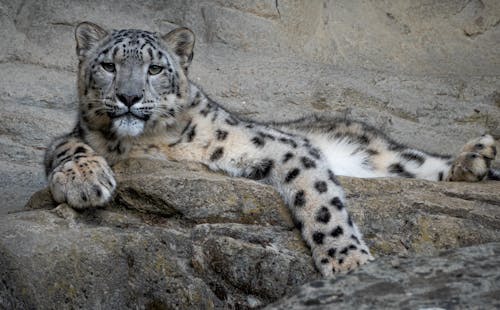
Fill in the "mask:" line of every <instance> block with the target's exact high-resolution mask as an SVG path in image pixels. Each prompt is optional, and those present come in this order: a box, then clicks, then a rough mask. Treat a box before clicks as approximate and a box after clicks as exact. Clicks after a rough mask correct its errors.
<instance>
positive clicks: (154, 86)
mask: <svg viewBox="0 0 500 310" xmlns="http://www.w3.org/2000/svg"><path fill="white" fill-rule="evenodd" d="M76 41H77V55H78V58H79V70H78V96H79V102H80V103H79V115H78V121H77V125H76V127H75V130H74V131H73V132H72V133H70V134H68V135H65V136H63V137H60V138H58V139H56V140H55V141H54V142H53V143H52V144H51V146H50V147H49V148H48V150H47V153H46V156H45V167H46V172H47V175H48V180H49V185H50V188H51V191H52V195H53V196H54V198H55V199H56V200H57V201H59V202H67V203H68V204H70V205H71V206H73V207H75V208H88V207H95V206H103V205H105V204H106V202H108V201H109V199H110V198H111V196H112V194H113V192H114V190H115V187H116V183H115V180H114V177H113V172H112V170H111V168H110V166H112V165H113V164H115V163H116V162H118V161H120V160H122V159H124V158H127V157H130V156H131V154H134V153H136V152H144V151H146V152H147V151H150V150H155V151H157V152H160V153H161V154H163V155H164V157H166V158H167V159H170V160H177V161H194V162H199V163H203V164H205V165H206V166H207V167H209V168H210V169H213V170H221V171H225V172H226V173H228V174H230V175H232V176H242V177H247V178H251V179H254V180H259V181H261V182H265V183H267V184H271V185H273V186H274V187H275V188H276V189H277V190H278V191H279V193H280V194H281V195H282V197H283V199H284V200H285V202H286V203H287V205H288V206H289V209H290V212H291V214H292V216H293V219H294V221H295V223H296V226H297V229H299V230H300V231H301V234H302V236H303V238H304V240H305V242H306V243H307V245H308V246H309V247H310V248H311V251H312V254H313V259H314V261H315V263H316V267H317V268H318V270H319V271H320V272H321V273H322V274H323V275H325V276H328V275H331V274H333V273H336V272H342V271H347V270H351V269H353V268H356V267H358V266H359V265H362V264H364V263H366V262H368V261H369V260H371V259H372V256H371V254H370V251H369V249H368V247H367V245H366V243H365V242H364V240H363V238H362V235H361V233H360V232H359V230H358V228H357V226H356V225H355V224H354V223H353V221H352V219H351V217H350V215H349V214H348V212H347V208H346V201H345V198H344V193H343V190H342V188H341V186H340V183H339V182H338V180H337V177H336V175H351V176H358V177H377V176H393V177H408V178H415V177H416V178H423V179H429V180H450V181H462V180H469V181H479V180H482V179H483V178H486V177H488V176H491V177H492V178H494V177H496V176H498V174H497V172H494V171H493V170H491V169H490V168H489V164H490V162H491V161H492V160H493V158H494V157H495V156H496V149H495V148H494V141H493V139H492V138H491V136H483V137H481V138H478V139H476V140H474V141H472V142H470V143H468V144H466V146H465V147H464V149H463V151H462V153H461V154H460V155H459V156H458V157H457V158H456V159H452V158H451V157H447V156H439V155H434V154H430V153H426V152H423V151H420V150H416V149H412V148H408V147H405V146H403V145H400V144H398V143H395V142H394V141H392V140H390V139H389V138H387V137H386V136H384V135H383V134H381V133H380V132H378V131H377V130H375V129H373V128H371V127H369V126H367V125H365V124H363V123H359V122H352V121H347V120H338V119H329V120H326V119H322V118H316V117H310V118H303V119H299V120H295V121H291V122H285V123H274V124H261V123H256V122H252V121H247V120H244V119H242V118H240V117H238V116H236V115H234V114H232V113H229V112H228V111H226V110H225V109H224V108H222V107H221V106H220V105H218V104H217V103H216V102H214V101H213V100H211V99H210V98H208V96H207V95H206V94H205V93H204V92H203V91H202V90H201V89H200V88H199V87H198V86H197V85H195V84H194V83H192V82H190V81H189V79H188V78H187V73H188V68H189V64H190V62H191V60H192V58H193V46H194V35H193V33H192V32H191V31H190V30H188V29H186V28H180V29H176V30H174V31H172V32H170V33H168V34H166V35H159V34H156V33H152V32H148V31H142V30H119V31H107V30H104V29H103V28H101V27H99V26H97V25H95V24H92V23H82V24H80V25H79V26H78V27H77V29H76Z"/></svg>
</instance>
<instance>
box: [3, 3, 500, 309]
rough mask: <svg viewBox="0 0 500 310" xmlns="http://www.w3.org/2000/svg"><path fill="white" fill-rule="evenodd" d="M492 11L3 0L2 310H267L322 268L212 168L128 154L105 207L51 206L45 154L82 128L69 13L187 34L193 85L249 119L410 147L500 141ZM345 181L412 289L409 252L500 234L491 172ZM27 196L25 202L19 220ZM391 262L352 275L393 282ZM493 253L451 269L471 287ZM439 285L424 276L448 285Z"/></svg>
mask: <svg viewBox="0 0 500 310" xmlns="http://www.w3.org/2000/svg"><path fill="white" fill-rule="evenodd" d="M499 3H500V2H498V1H496V0H446V1H427V0H418V1H414V0H403V1H347V0H346V1H335V2H333V1H308V0H303V1H301V0H298V1H283V0H264V1H260V0H259V1H257V0H256V1H254V0H231V1H227V0H201V1H194V0H188V1H185V0H169V1H160V2H158V1H155V0H146V1H140V2H137V1H128V0H125V1H107V2H102V1H96V0H90V1H83V2H82V1H75V0H50V1H49V0H22V1H6V0H0V39H1V44H0V73H1V74H0V115H1V118H0V197H2V203H1V204H0V308H11V307H14V306H17V307H19V308H35V307H36V308H44V307H45V308H53V307H55V306H57V307H58V308H70V307H71V306H72V307H75V308H78V307H80V306H81V307H85V308H97V307H99V306H102V307H103V308H135V307H136V306H138V307H140V308H141V307H142V308H149V309H162V308H176V307H180V308H192V307H198V308H211V307H212V308H214V307H215V308H220V307H231V306H234V307H243V308H245V307H260V306H263V305H265V304H267V303H269V302H273V301H275V300H276V299H278V298H279V297H281V296H283V295H284V294H290V293H291V290H292V288H293V287H294V286H296V285H299V284H303V283H305V282H307V281H309V280H314V279H317V278H318V275H317V274H316V272H315V271H314V268H313V266H312V262H311V259H310V255H309V252H308V250H307V249H306V248H305V247H304V245H303V243H302V241H301V240H300V237H299V235H298V233H297V232H296V231H295V230H293V229H292V228H291V227H292V226H291V222H290V218H289V216H288V213H287V212H286V208H285V207H284V206H283V204H282V203H281V200H280V199H279V197H278V196H277V194H276V193H275V192H274V191H273V190H272V189H270V188H269V187H266V186H263V185H260V184H258V183H255V182H252V181H247V180H241V179H230V178H227V177H224V176H221V175H217V174H213V173H208V172H206V171H205V170H204V169H203V168H200V167H196V166H193V167H191V168H190V169H189V171H188V172H186V168H185V166H179V165H176V164H169V163H164V162H157V161H152V162H144V161H141V160H139V161H130V162H127V163H123V164H122V165H120V166H119V167H116V170H117V172H118V173H119V175H120V181H121V185H120V188H119V192H118V195H117V197H116V200H115V201H114V203H113V206H110V207H108V208H106V209H102V210H97V211H95V212H84V213H75V212H73V211H72V210H71V209H69V208H67V207H65V206H64V205H63V206H59V207H58V208H57V209H53V208H54V207H55V205H54V204H53V202H52V201H51V199H50V196H49V195H48V193H47V191H46V190H41V189H43V188H44V186H45V177H44V175H43V169H42V168H41V159H42V157H43V152H44V150H45V147H46V146H47V144H48V143H49V141H50V140H51V139H52V138H53V137H55V136H57V135H59V134H62V133H64V132H67V131H69V130H70V129H71V127H72V125H73V121H74V116H75V107H76V97H75V94H76V89H75V75H76V74H75V73H76V57H75V55H74V47H75V45H74V39H73V29H74V26H75V25H76V24H77V23H79V22H81V21H84V20H90V21H93V22H96V23H99V24H101V25H104V26H107V27H109V28H142V29H149V30H152V31H159V32H167V31H170V30H171V29H173V28H175V27H177V26H188V27H190V28H192V29H193V30H194V32H195V33H196V35H197V45H196V48H195V59H194V62H193V65H192V68H191V71H190V76H191V78H192V79H193V80H194V81H195V82H197V83H199V84H200V85H202V86H203V87H204V89H205V91H207V92H208V94H210V95H211V96H212V97H213V98H214V99H215V100H217V101H218V102H220V103H221V104H223V105H224V106H226V107H227V108H229V109H231V110H233V111H235V112H238V113H240V114H242V115H245V116H246V117H251V118H255V119H257V120H271V119H272V120H284V119H291V118H294V117H300V116H303V115H304V114H309V113H321V114H322V115H345V116H348V117H352V118H356V119H362V120H364V121H366V122H368V123H370V124H372V125H374V126H376V127H379V128H382V129H384V130H385V131H386V132H389V133H390V135H391V137H393V138H395V139H397V140H400V141H401V142H408V143H409V144H410V145H412V146H415V147H421V148H424V149H426V150H429V151H434V152H440V153H454V152H456V151H457V150H458V149H459V148H460V147H461V145H462V144H463V143H464V142H465V141H466V140H468V139H470V138H473V137H475V136H477V135H479V134H482V133H484V132H489V133H491V134H493V136H494V137H495V138H496V139H497V140H498V139H499V138H500V92H499V89H500V63H499V62H498V59H500V49H499V48H498V42H499V38H500V26H499V25H500V23H499V22H500V7H499ZM495 165H497V166H500V162H499V161H498V160H497V161H496V162H495ZM343 183H344V185H345V187H346V191H347V194H348V199H349V202H350V205H351V207H350V209H351V212H352V213H353V214H354V217H355V218H356V219H357V222H358V223H359V225H360V226H361V228H362V230H363V231H364V233H365V235H366V238H367V241H368V243H369V244H370V246H371V248H372V249H373V251H374V253H375V255H376V256H378V257H385V256H389V257H390V256H393V255H395V254H403V255H406V256H408V257H409V258H408V259H404V260H402V261H404V264H408V265H405V266H408V268H407V267H404V268H406V269H402V270H405V271H407V273H406V275H407V276H412V274H413V273H414V274H413V276H415V278H414V280H415V281H418V280H419V279H420V280H421V279H423V278H422V277H424V276H425V275H423V276H419V277H416V276H417V275H418V270H417V269H418V268H417V267H415V268H417V269H414V268H413V267H411V266H425V264H426V263H425V261H426V259H425V258H412V257H413V256H414V255H437V254H438V253H439V252H440V251H441V250H443V249H451V248H459V247H465V246H470V245H477V244H487V243H491V242H499V241H500V240H499V239H500V237H499V236H500V233H499V230H500V222H499V219H500V215H499V209H500V196H499V195H500V194H499V193H500V188H499V185H498V183H492V182H490V183H482V184H437V183H431V182H422V181H414V180H356V179H343ZM37 190H41V191H40V192H38V193H36V194H35V195H34V196H33V197H32V198H31V199H30V197H31V195H32V194H33V193H35V192H36V191H37ZM28 200H29V203H28V205H29V206H30V210H29V211H22V212H17V211H20V210H21V209H22V208H23V206H24V205H25V204H26V202H27V201H28ZM9 212H14V213H12V214H9V215H7V213H9ZM457 251H458V252H450V253H448V254H444V256H442V257H443V260H449V261H450V264H451V263H452V264H453V265H454V266H460V264H466V263H467V262H468V259H472V258H473V257H479V256H474V255H475V252H478V253H476V254H477V255H483V254H484V253H487V251H498V247H497V246H496V245H486V246H485V247H484V248H480V249H479V250H477V249H475V248H466V249H463V250H457ZM453 253H464V255H463V257H464V258H461V256H460V255H458V254H453ZM467 253H468V254H467ZM481 253H483V254H481ZM497 256H498V254H497ZM390 261H391V259H390V258H387V259H379V260H378V261H377V262H375V263H373V264H371V265H370V266H369V267H367V268H365V269H363V270H362V271H360V272H361V273H360V275H361V274H363V275H365V274H366V273H369V274H370V275H369V276H368V275H366V276H363V277H365V278H367V277H370V278H371V279H372V280H371V281H378V280H376V279H383V278H385V277H390V271H389V269H390V267H389V265H390V264H389V263H388V262H390ZM440 262H441V261H440V260H439V259H438V258H436V259H429V260H428V264H429V265H430V266H437V265H433V264H438V265H439V263H440ZM489 262H491V261H490V260H489V259H486V258H485V264H486V265H487V264H488V263H489ZM388 264H389V265H388ZM486 265H481V264H478V265H474V266H475V267H474V268H471V269H470V273H464V275H466V276H464V277H463V279H461V278H460V277H458V278H456V279H455V278H453V279H454V280H456V281H462V284H463V288H465V289H467V288H469V287H470V286H467V284H466V282H467V281H466V280H469V276H474V275H477V274H480V272H484V271H485V270H486V269H485V268H486V267H485V266H486ZM497 265H498V264H497ZM422 268H424V267H422ZM425 268H427V267H425ZM436 268H437V269H436V270H442V271H443V272H444V273H445V274H446V272H448V271H450V270H451V269H446V268H444V267H443V268H441V267H439V266H438V267H436ZM457 268H458V267H457ZM379 269H380V272H384V273H385V272H386V271H387V272H388V274H385V275H384V276H383V277H382V276H380V273H377V270H379ZM498 269H499V268H498V266H494V265H492V267H491V268H490V269H489V270H487V271H488V272H487V273H489V275H490V276H486V277H484V279H483V278H479V277H477V281H478V282H474V283H479V284H480V285H479V286H474V287H470V290H471V291H470V295H465V293H464V296H471V297H475V298H476V297H477V296H482V297H481V298H484V299H485V300H486V302H487V301H489V300H491V299H488V298H492V297H491V296H496V295H495V293H494V291H495V290H496V291H497V292H498V287H497V286H495V285H493V283H495V282H494V281H496V283H498V279H497V278H498ZM426 270H427V269H426ZM476 270H477V273H475V272H476ZM396 271H397V270H396ZM450 272H451V271H450ZM395 274H396V273H395ZM399 276H401V278H400V279H405V278H404V276H403V275H402V274H399ZM495 277H497V278H495ZM346 279H348V277H344V278H339V281H346ZM356 279H360V278H359V277H358V276H356V277H355V278H352V280H351V281H353V282H352V283H356V281H358V280H356ZM363 279H364V278H363ZM373 279H375V280H373ZM412 279H413V278H411V279H410V280H409V282H408V283H409V284H408V286H407V287H405V288H404V289H406V288H410V287H412V286H411V285H414V284H415V282H412V281H413V280H412ZM432 279H435V282H433V281H432ZM495 279H496V280H495ZM381 281H382V280H381ZM440 281H441V282H440ZM442 281H443V277H441V276H436V277H431V278H425V281H424V282H425V283H426V284H428V283H432V284H430V287H434V288H443V286H442ZM492 281H493V282H492ZM326 282H328V281H326ZM313 283H314V282H313ZM342 283H344V282H342ZM369 283H373V282H369ZM384 283H385V282H384ZM453 283H455V282H453ZM485 283H486V284H485ZM488 283H489V284H488ZM483 284H484V285H483ZM325 285H326V284H325ZM383 285H385V284H382V288H383V287H384V286H383ZM391 285H392V284H389V286H388V287H389V288H391V287H392V286H391ZM440 285H441V286H440ZM488 285H489V286H488ZM325 288H326V286H325ZM376 289H380V286H378V287H375V288H374V290H375V293H376ZM446 289H447V288H443V289H442V292H443V294H437V295H436V296H437V297H436V298H441V297H442V296H446ZM453 289H455V287H453ZM457 290H459V291H460V289H457ZM385 291H386V289H382V292H385ZM337 292H338V291H337ZM371 292H372V293H373V292H374V291H373V290H372V291H371ZM461 292H462V291H461ZM311 294H316V293H315V292H311ZM481 294H482V295H481ZM488 294H490V295H488ZM314 296H317V295H314ZM398 296H401V295H398ZM291 298H292V299H290V300H291V301H290V302H295V301H294V300H299V299H300V298H302V297H300V298H299V299H294V297H291ZM404 298H407V297H404V296H401V300H404ZM422 298H427V297H425V296H423V297H422ZM442 298H444V297H442ZM477 298H478V297H477ZM477 298H476V299H477ZM430 299H431V297H429V300H430ZM301 300H303V299H301ZM311 300H319V301H321V302H323V301H325V300H326V299H324V298H320V297H318V298H317V299H316V297H312V299H311ZM362 300H363V299H362ZM386 300H389V299H386ZM460 300H461V299H460ZM287 302H288V301H287ZM388 302H389V301H388ZM394 302H395V303H394V304H396V302H397V301H394ZM492 302H493V301H492ZM368 304H369V303H368ZM387 305H392V304H389V303H388V304H387ZM399 305H402V306H403V307H404V305H403V304H399ZM411 305H413V304H411ZM485 305H487V304H485ZM381 306H382V305H381ZM451 306H454V304H451ZM475 306H477V307H479V308H482V305H480V304H471V307H475ZM491 306H492V307H493V306H494V304H492V305H491ZM443 307H446V305H444V306H443ZM485 307H486V306H485ZM486 308H487V307H486Z"/></svg>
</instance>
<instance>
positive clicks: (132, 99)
mask: <svg viewBox="0 0 500 310" xmlns="http://www.w3.org/2000/svg"><path fill="white" fill-rule="evenodd" d="M116 98H118V100H120V101H121V103H123V104H124V105H126V106H127V107H129V108H130V107H131V106H133V105H134V104H136V103H137V102H139V101H141V99H142V95H139V96H138V95H125V94H116Z"/></svg>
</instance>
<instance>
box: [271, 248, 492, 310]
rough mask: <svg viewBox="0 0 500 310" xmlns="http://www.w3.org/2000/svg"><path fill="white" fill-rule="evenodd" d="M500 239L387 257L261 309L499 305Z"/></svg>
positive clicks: (466, 307) (314, 284) (423, 307)
mask: <svg viewBox="0 0 500 310" xmlns="http://www.w3.org/2000/svg"><path fill="white" fill-rule="evenodd" d="M499 254H500V243H490V244H484V245H479V246H473V247H468V248H461V249H455V250H450V251H446V252H443V253H441V254H440V255H438V256H435V257H431V258H429V257H427V256H423V257H413V258H410V259H409V258H398V257H386V258H384V259H380V260H379V261H377V262H376V263H373V264H371V265H369V266H366V267H365V268H363V269H361V270H358V271H355V272H353V273H352V274H349V275H346V276H342V277H338V278H337V279H331V280H318V281H314V282H311V283H309V284H307V285H304V286H302V287H300V288H299V289H297V290H296V292H295V294H294V295H293V296H291V297H289V298H285V299H283V300H280V301H279V302H277V303H275V304H273V305H270V306H269V307H266V308H265V309H269V310H270V309H283V310H288V309H498V308H499V307H500V300H499V299H498V292H499V290H500V281H498V278H499V276H500V270H499V268H498V266H500V256H499Z"/></svg>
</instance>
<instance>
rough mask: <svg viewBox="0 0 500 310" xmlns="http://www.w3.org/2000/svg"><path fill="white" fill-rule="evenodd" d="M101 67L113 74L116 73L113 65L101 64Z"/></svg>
mask: <svg viewBox="0 0 500 310" xmlns="http://www.w3.org/2000/svg"><path fill="white" fill-rule="evenodd" d="M101 67H102V68H103V69H104V70H106V71H108V72H111V73H114V72H115V71H116V68H115V64H114V63H111V62H102V63H101Z"/></svg>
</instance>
